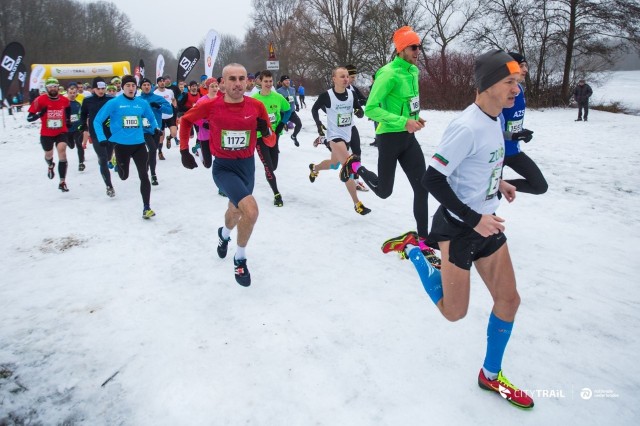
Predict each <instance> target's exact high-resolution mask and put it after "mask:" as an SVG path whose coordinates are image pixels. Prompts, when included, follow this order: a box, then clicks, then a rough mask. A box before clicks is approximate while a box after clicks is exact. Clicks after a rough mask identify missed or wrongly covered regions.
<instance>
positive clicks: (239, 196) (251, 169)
mask: <svg viewBox="0 0 640 426" xmlns="http://www.w3.org/2000/svg"><path fill="white" fill-rule="evenodd" d="M222 77H223V80H222V81H223V83H222V85H223V86H224V89H225V95H224V97H217V98H215V99H213V100H210V101H205V102H202V103H200V104H198V105H196V107H195V108H192V109H191V110H189V111H188V112H187V113H186V114H185V115H184V116H183V117H182V126H181V127H180V136H181V138H180V139H182V140H181V142H180V154H181V155H182V164H183V165H184V166H185V167H186V168H188V169H193V168H195V167H198V164H197V163H196V160H195V159H194V158H193V155H191V153H190V152H189V145H188V143H187V142H186V141H185V137H188V135H189V132H190V131H191V127H192V126H193V124H194V123H195V122H196V121H197V120H200V119H205V118H206V119H208V120H209V130H210V132H211V135H210V138H209V141H210V145H211V152H212V153H213V155H214V157H215V159H214V160H213V167H212V174H213V180H214V182H215V183H216V185H217V186H218V187H219V188H220V189H222V191H224V193H225V194H227V196H228V197H229V205H228V208H227V211H226V213H225V220H224V226H222V227H220V228H219V229H218V250H217V251H218V256H219V257H220V258H224V257H226V256H227V248H228V244H229V241H230V240H231V238H230V235H231V231H232V230H233V228H235V227H236V225H237V226H238V249H237V251H236V254H235V256H234V260H233V263H234V272H235V278H236V282H237V283H238V284H240V285H242V286H249V285H251V274H250V273H249V269H248V267H247V257H246V246H247V243H248V242H249V238H250V237H251V233H252V231H253V227H254V225H255V223H256V221H257V220H258V203H257V202H256V199H255V198H254V197H253V195H251V194H252V192H253V187H254V184H255V161H254V159H253V156H254V153H255V148H256V143H257V132H258V131H259V132H261V133H262V137H263V138H275V135H274V134H272V133H271V126H270V124H269V115H268V114H267V111H266V109H265V108H264V105H262V103H260V102H259V101H257V100H255V99H253V98H248V97H245V96H244V92H245V91H246V86H247V70H246V69H245V68H244V67H243V66H242V65H240V64H235V63H232V64H229V65H227V66H225V67H224V68H223V70H222ZM266 135H268V136H266ZM187 139H188V138H187Z"/></svg>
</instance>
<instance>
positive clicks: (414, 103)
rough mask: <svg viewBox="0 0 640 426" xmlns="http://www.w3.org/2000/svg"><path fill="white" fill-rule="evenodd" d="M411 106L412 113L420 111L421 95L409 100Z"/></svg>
mask: <svg viewBox="0 0 640 426" xmlns="http://www.w3.org/2000/svg"><path fill="white" fill-rule="evenodd" d="M409 108H410V109H411V113H414V112H418V111H420V96H414V97H413V98H411V100H410V101H409Z"/></svg>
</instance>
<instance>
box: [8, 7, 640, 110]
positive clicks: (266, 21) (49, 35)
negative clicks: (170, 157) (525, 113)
mask: <svg viewBox="0 0 640 426" xmlns="http://www.w3.org/2000/svg"><path fill="white" fill-rule="evenodd" d="M70 22H72V23H74V24H72V25H70V24H69V23H70ZM251 22H252V25H251V27H250V28H249V29H248V30H247V32H246V34H245V35H244V37H242V38H240V37H238V36H237V35H234V34H223V35H222V37H221V39H222V44H221V47H220V52H219V54H218V58H217V60H216V66H215V68H214V75H219V74H220V72H221V69H222V66H223V65H224V64H226V63H229V62H240V63H242V64H243V65H245V66H246V67H247V69H248V70H249V71H250V72H254V71H257V70H260V69H263V68H264V67H265V61H266V59H267V46H268V44H269V42H271V43H273V46H274V48H275V50H276V55H277V59H278V60H279V61H280V71H279V72H280V74H285V73H286V74H288V75H290V76H291V77H292V79H293V80H294V82H301V83H303V84H304V85H305V87H306V88H307V91H308V92H309V93H312V94H313V93H319V92H320V91H322V90H325V89H326V88H327V87H328V86H329V84H330V75H331V69H332V68H334V67H336V66H338V65H346V64H353V65H355V66H356V67H357V68H358V71H359V73H360V75H361V76H362V77H364V78H361V79H360V80H359V83H360V84H361V85H365V86H366V85H368V84H369V80H370V78H371V77H372V76H373V75H374V74H375V72H376V70H377V69H379V68H380V67H381V66H383V65H384V64H386V63H387V62H388V61H389V60H390V59H391V58H392V57H393V53H394V52H393V43H392V34H393V31H394V30H395V29H397V28H399V27H401V26H403V25H410V26H412V27H413V28H414V30H415V31H416V32H418V34H420V35H421V36H422V37H423V46H424V50H423V53H422V58H421V60H420V63H419V66H420V68H421V82H420V84H421V88H422V89H423V91H424V92H423V93H425V96H421V101H422V102H423V105H422V106H423V107H425V108H441V109H453V108H462V107H464V106H465V105H466V104H468V103H469V101H470V100H471V99H473V93H474V89H473V58H474V57H475V55H477V54H478V53H480V52H482V51H484V50H487V49H489V48H501V49H505V50H507V51H517V52H520V53H522V54H523V55H524V56H525V57H526V58H527V61H528V64H529V71H530V72H529V75H528V76H527V79H526V82H525V85H526V90H527V98H528V102H529V103H530V105H532V106H535V105H537V106H555V105H562V104H565V103H566V102H567V101H568V100H569V97H570V93H571V88H572V87H573V86H574V84H575V82H576V81H577V80H578V79H579V78H589V76H590V75H592V73H595V72H598V71H601V70H603V69H607V68H609V67H610V66H611V64H612V63H613V62H614V61H616V59H617V58H618V57H619V55H620V54H622V53H624V52H625V51H627V50H628V49H638V50H640V4H639V0H289V1H287V2H282V1H280V0H253V11H252V12H251ZM80 23H83V24H80ZM11 41H19V42H21V43H23V45H24V46H25V48H26V50H27V57H26V58H25V59H26V62H27V64H30V63H33V62H38V63H50V62H53V63H64V62H70V63H74V62H104V61H113V60H129V61H130V62H131V64H132V66H135V64H137V62H138V60H139V59H143V60H144V61H145V63H146V64H147V75H155V73H153V74H152V73H150V72H149V70H153V71H155V70H154V68H155V59H156V57H157V55H158V53H162V54H163V56H164V57H165V61H166V65H165V70H168V71H170V74H171V75H173V70H175V69H176V67H177V56H178V53H179V52H173V53H172V52H168V51H167V50H166V49H162V48H157V47H152V45H151V43H150V42H149V40H147V39H146V37H145V36H144V35H143V34H140V33H139V32H137V31H136V30H135V28H132V25H131V22H130V20H129V18H128V17H127V16H126V14H124V13H122V12H121V11H119V10H118V9H117V8H116V7H115V6H114V5H113V4H112V3H108V2H97V3H88V4H87V3H79V2H77V1H74V0H3V7H2V8H1V9H0V47H3V46H4V45H5V44H7V43H9V42H11ZM193 45H195V46H196V47H200V48H201V49H203V47H204V34H203V39H202V40H194V42H193ZM186 47H187V46H185V48H186ZM202 71H203V64H202V63H199V64H198V65H197V66H196V69H195V70H194V71H193V72H194V73H197V75H199V74H201V73H202Z"/></svg>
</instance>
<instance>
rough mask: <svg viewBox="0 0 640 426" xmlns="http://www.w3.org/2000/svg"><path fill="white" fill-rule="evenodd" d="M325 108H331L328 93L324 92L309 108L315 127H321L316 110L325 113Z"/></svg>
mask: <svg viewBox="0 0 640 426" xmlns="http://www.w3.org/2000/svg"><path fill="white" fill-rule="evenodd" d="M327 108H331V98H329V93H328V92H324V93H322V94H321V95H320V96H318V99H316V101H315V102H314V104H313V106H312V107H311V116H312V117H313V121H315V122H316V126H321V125H322V122H321V121H320V114H318V110H322V111H324V112H325V113H326V112H327Z"/></svg>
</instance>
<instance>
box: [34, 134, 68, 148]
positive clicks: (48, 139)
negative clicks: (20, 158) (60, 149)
mask: <svg viewBox="0 0 640 426" xmlns="http://www.w3.org/2000/svg"><path fill="white" fill-rule="evenodd" d="M59 143H67V134H66V133H60V134H59V135H57V136H40V145H42V149H44V150H45V151H51V150H52V149H53V146H54V145H55V146H58V144H59Z"/></svg>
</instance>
